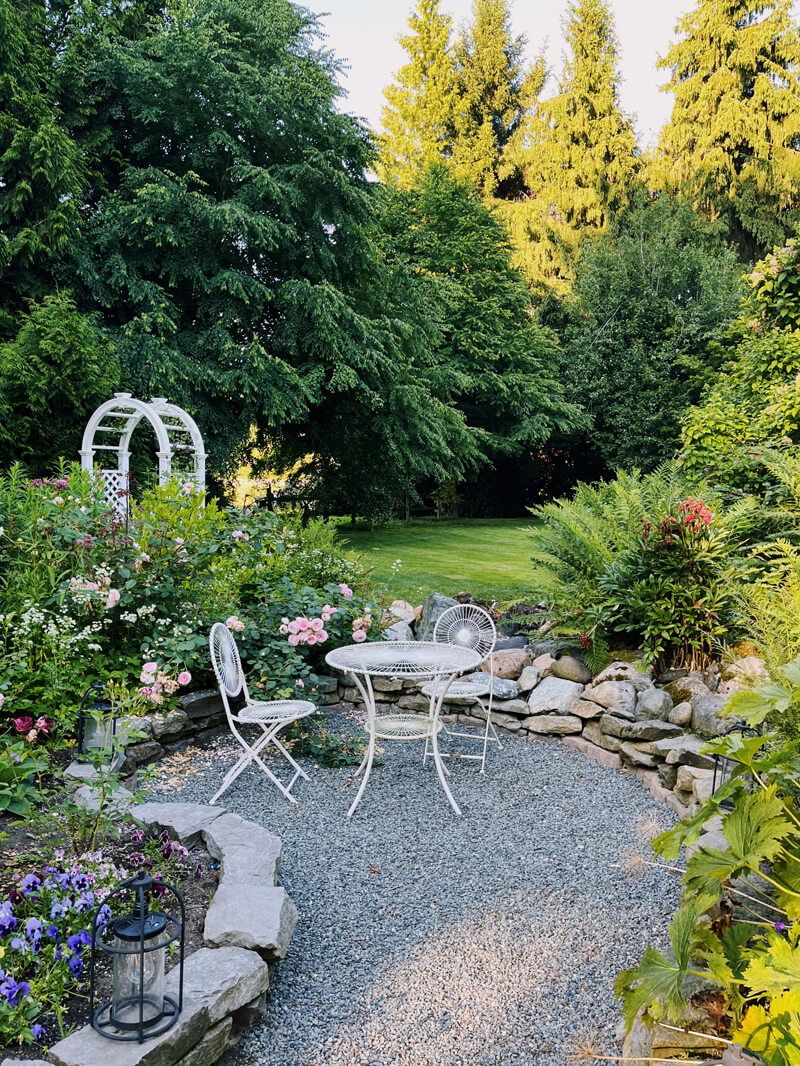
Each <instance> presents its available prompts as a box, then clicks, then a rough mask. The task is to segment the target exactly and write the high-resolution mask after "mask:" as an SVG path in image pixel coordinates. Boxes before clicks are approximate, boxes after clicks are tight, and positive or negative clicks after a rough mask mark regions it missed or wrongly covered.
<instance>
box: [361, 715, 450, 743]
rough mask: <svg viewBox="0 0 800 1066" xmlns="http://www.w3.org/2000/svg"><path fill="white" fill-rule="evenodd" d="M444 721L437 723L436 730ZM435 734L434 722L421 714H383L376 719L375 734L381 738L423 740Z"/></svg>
mask: <svg viewBox="0 0 800 1066" xmlns="http://www.w3.org/2000/svg"><path fill="white" fill-rule="evenodd" d="M441 729H442V723H441V722H437V723H436V732H437V733H439V732H440V731H441ZM432 735H433V722H432V721H431V719H430V718H429V717H428V716H427V715H421V714H383V715H381V716H380V718H376V719H375V736H376V737H377V738H378V739H379V740H422V739H424V738H425V737H430V736H432Z"/></svg>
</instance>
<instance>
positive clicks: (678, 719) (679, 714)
mask: <svg viewBox="0 0 800 1066" xmlns="http://www.w3.org/2000/svg"><path fill="white" fill-rule="evenodd" d="M691 720H692V705H691V703H689V702H688V700H687V701H686V702H685V703H676V704H675V706H674V707H673V708H672V710H671V711H670V712H669V714H668V716H667V721H668V722H672V724H673V725H688V724H689V723H690V722H691Z"/></svg>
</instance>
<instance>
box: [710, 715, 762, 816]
mask: <svg viewBox="0 0 800 1066" xmlns="http://www.w3.org/2000/svg"><path fill="white" fill-rule="evenodd" d="M731 733H741V734H742V736H744V737H755V736H758V730H757V729H753V728H752V726H749V725H747V724H746V723H745V722H737V723H736V725H734V726H731V728H730V729H728V730H727V732H725V733H724V734H723V735H724V736H726V737H729V736H730V735H731ZM739 765H740V764H739V760H738V759H734V758H733V756H731V755H720V754H719V753H718V752H715V754H714V776H713V777H712V779H711V794H712V795H713V794H714V793H715V792H716V791H717V790H718V789H720V788H722V786H723V785H727V783H728V782H729V781H730V779H731V777H732V776H733V771H734V770H735V769H736V767H737V766H739ZM742 783H743V784H744V787H745V788H746V789H747V790H748V791H750V789H751V787H752V778H751V777H750V776H749V775H747V776H746V777H745V778H744V780H743V782H742ZM719 809H720V810H721V811H732V810H733V799H732V797H730V796H727V797H726V798H725V799H724V800H721V801H720V805H719Z"/></svg>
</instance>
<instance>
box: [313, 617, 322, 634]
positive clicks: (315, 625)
mask: <svg viewBox="0 0 800 1066" xmlns="http://www.w3.org/2000/svg"><path fill="white" fill-rule="evenodd" d="M324 625H325V623H324V622H323V621H322V619H321V618H312V619H311V628H312V629H313V630H314V632H315V633H318V632H319V631H320V629H322V628H323V626H324Z"/></svg>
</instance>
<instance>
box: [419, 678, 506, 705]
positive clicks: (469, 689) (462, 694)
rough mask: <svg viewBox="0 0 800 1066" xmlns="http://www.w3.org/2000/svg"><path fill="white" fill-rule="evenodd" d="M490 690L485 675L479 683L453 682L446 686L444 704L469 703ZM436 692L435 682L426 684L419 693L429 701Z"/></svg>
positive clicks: (467, 681) (469, 681)
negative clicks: (462, 701)
mask: <svg viewBox="0 0 800 1066" xmlns="http://www.w3.org/2000/svg"><path fill="white" fill-rule="evenodd" d="M489 689H490V681H489V675H488V674H487V675H486V680H485V681H480V680H478V679H477V678H476V679H475V680H474V681H472V680H464V681H454V682H453V683H452V685H449V686H448V689H447V693H446V694H445V697H444V701H445V703H457V702H458V701H459V700H464V701H467V702H471V701H473V700H477V699H479V698H480V697H481V696H488V695H489ZM436 691H437V688H436V682H435V681H428V682H426V683H425V684H424V685H423V686H422V688H421V689H420V692H421V693H422V694H423V695H424V696H427V697H428V698H429V699H430V697H431V696H432V695H433V694H434V692H436Z"/></svg>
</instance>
